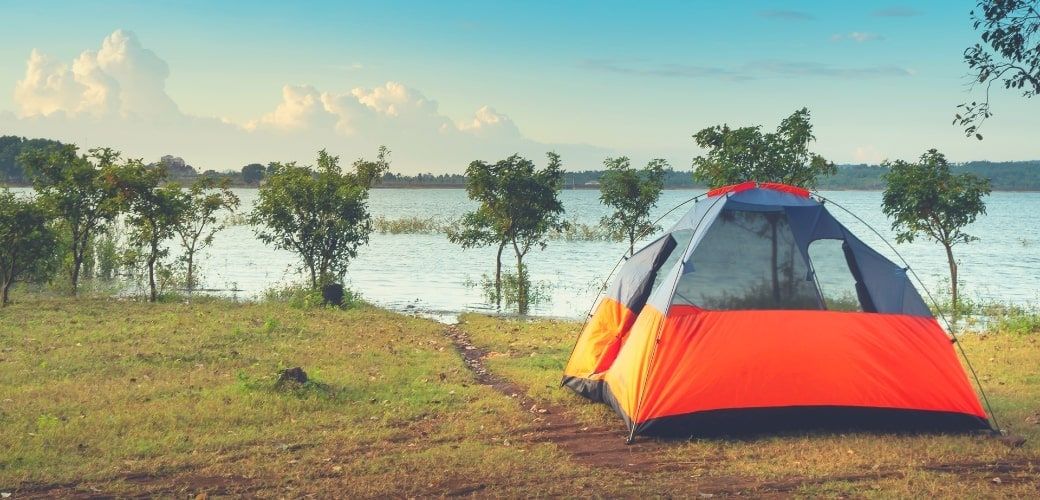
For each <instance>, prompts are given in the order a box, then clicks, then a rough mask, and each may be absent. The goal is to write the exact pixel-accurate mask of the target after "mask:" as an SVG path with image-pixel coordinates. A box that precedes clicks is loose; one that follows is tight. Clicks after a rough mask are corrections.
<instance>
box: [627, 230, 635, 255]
mask: <svg viewBox="0 0 1040 500" xmlns="http://www.w3.org/2000/svg"><path fill="white" fill-rule="evenodd" d="M635 254H636V232H635V231H633V230H631V229H629V230H628V256H629V257H631V256H633V255H635Z"/></svg>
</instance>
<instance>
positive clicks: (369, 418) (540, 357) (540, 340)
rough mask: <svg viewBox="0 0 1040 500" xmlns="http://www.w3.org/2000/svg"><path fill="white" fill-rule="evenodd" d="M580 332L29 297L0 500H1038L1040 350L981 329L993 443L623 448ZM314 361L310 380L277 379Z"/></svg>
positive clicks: (9, 376)
mask: <svg viewBox="0 0 1040 500" xmlns="http://www.w3.org/2000/svg"><path fill="white" fill-rule="evenodd" d="M579 327H580V325H578V324H576V323H572V322H558V321H548V320H545V321H530V322H528V321H519V320H514V319H502V318H490V317H484V316H476V315H466V316H463V317H462V318H461V320H460V324H459V325H458V326H457V327H448V326H445V325H442V324H438V323H436V322H433V321H429V320H425V319H419V318H413V317H407V316H402V315H398V314H394V313H390V312H386V311H382V310H379V309H377V308H373V307H368V306H364V307H360V308H357V309H352V310H348V311H339V310H326V309H297V308H293V307H290V306H288V305H286V304H281V303H262V304H236V303H231V302H226V301H219V300H210V301H196V302H193V303H190V304H189V303H166V304H155V305H153V304H145V303H139V302H134V301H119V300H115V299H103V298H98V299H90V298H85V299H72V298H47V297H27V298H25V297H23V300H22V301H20V302H18V303H16V304H14V305H12V306H9V307H7V308H4V309H0V492H3V493H11V494H12V495H13V497H15V498H20V497H33V496H94V495H116V496H127V495H134V496H155V495H159V496H183V495H189V494H190V495H197V494H200V493H206V494H209V495H221V494H224V495H249V496H270V497H284V496H292V497H297V496H306V495H309V494H314V495H318V496H330V495H345V494H349V495H350V496H357V497H376V496H398V497H416V496H441V495H445V496H456V495H479V496H513V497H516V496H530V495H545V496H578V495H581V496H589V495H594V496H646V495H655V496H693V497H697V496H709V495H711V496H730V495H753V496H788V495H820V494H823V495H831V496H849V495H853V496H878V497H892V496H918V497H920V496H940V497H954V496H957V497H964V496H1036V495H1038V494H1040V489H1038V481H1040V470H1038V469H1040V425H1038V424H1037V422H1038V420H1040V413H1038V412H1040V372H1038V369H1037V368H1036V367H1037V366H1040V346H1038V345H1037V343H1036V337H1035V336H1027V335H1012V334H1007V333H992V334H989V335H975V336H968V337H966V338H965V339H964V340H963V345H964V347H965V348H966V350H967V351H968V352H969V354H970V355H971V356H972V358H973V360H974V362H975V368H976V369H977V370H978V371H979V374H980V376H981V378H982V380H983V384H984V387H985V389H986V391H987V393H988V394H989V396H990V400H991V402H992V403H993V404H994V408H995V410H996V412H997V417H998V419H999V422H1000V423H1001V425H1002V426H1003V427H1006V428H1008V429H1009V430H1010V431H1011V433H1012V434H1014V435H1016V436H1021V437H1024V438H1025V439H1026V441H1025V443H1024V444H1018V446H1015V444H1016V443H1015V442H1008V440H998V439H994V438H990V437H986V436H979V435H967V436H965V435H960V436H934V435H930V436H898V435H877V434H851V435H798V436H782V437H780V436H777V437H765V438H758V439H745V440H726V439H713V440H694V441H683V440H678V441H656V440H649V439H641V440H639V441H638V442H637V443H636V444H635V445H631V446H626V445H625V444H624V436H625V434H624V429H623V425H622V424H621V421H620V419H618V418H617V417H616V416H615V415H613V414H612V413H611V412H610V411H609V410H608V409H607V408H606V407H604V406H603V405H597V404H591V403H587V402H585V400H583V399H581V398H578V397H576V396H574V395H572V394H571V393H570V391H568V390H566V389H562V388H560V387H559V381H560V372H561V370H562V367H563V363H564V361H565V360H566V358H567V355H568V353H569V351H570V347H571V345H572V343H573V340H574V336H575V335H576V333H577V330H578V328H579ZM297 366H298V367H302V368H303V370H304V371H305V372H306V373H307V375H308V377H309V379H310V380H309V381H308V382H306V383H304V384H302V385H300V384H295V383H292V382H287V383H279V382H278V381H277V378H278V373H279V372H280V371H281V370H284V369H286V368H292V367H297Z"/></svg>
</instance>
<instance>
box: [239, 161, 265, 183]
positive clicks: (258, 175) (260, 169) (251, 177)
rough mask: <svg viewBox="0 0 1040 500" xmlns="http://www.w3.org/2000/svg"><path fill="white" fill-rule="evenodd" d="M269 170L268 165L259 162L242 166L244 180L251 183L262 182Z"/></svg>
mask: <svg viewBox="0 0 1040 500" xmlns="http://www.w3.org/2000/svg"><path fill="white" fill-rule="evenodd" d="M266 172H267V167H264V166H263V165H261V164H259V163H250V164H249V165H246V166H244V167H242V182H244V183H246V184H249V185H256V184H260V181H262V180H264V174H265V173H266Z"/></svg>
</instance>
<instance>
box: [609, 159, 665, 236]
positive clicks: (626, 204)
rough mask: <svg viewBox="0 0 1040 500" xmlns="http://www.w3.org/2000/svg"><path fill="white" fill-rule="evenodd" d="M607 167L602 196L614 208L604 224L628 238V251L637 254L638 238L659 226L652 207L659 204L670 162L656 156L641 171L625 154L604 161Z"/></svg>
mask: <svg viewBox="0 0 1040 500" xmlns="http://www.w3.org/2000/svg"><path fill="white" fill-rule="evenodd" d="M603 165H604V166H606V167H607V170H606V171H605V172H604V173H603V176H602V177H600V181H599V182H600V184H599V193H600V194H599V199H600V201H601V202H603V204H604V205H607V206H609V207H612V208H613V209H614V212H613V213H612V214H610V215H607V216H605V217H603V219H602V220H601V221H600V224H602V225H603V226H605V227H606V228H607V230H609V231H610V233H611V235H612V236H614V237H617V238H626V237H627V239H628V253H629V255H633V254H635V244H636V240H637V239H639V238H640V237H641V236H643V235H646V234H647V233H649V232H651V231H656V230H657V229H658V228H657V227H656V226H654V225H653V223H652V221H651V220H650V210H651V209H653V208H654V206H655V205H657V200H658V198H660V197H661V190H662V189H664V173H665V170H668V169H669V167H668V162H667V161H665V160H662V159H653V160H650V162H649V163H647V164H646V168H644V169H643V170H642V171H637V170H635V169H634V168H632V166H631V162H630V161H629V159H628V158H627V157H625V156H621V157H618V158H607V159H606V160H604V161H603Z"/></svg>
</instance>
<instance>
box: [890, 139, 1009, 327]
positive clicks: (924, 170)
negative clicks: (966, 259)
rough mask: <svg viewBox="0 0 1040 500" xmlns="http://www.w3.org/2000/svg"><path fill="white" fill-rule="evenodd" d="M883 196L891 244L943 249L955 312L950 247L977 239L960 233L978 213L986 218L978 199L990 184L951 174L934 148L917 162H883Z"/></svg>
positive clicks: (954, 274) (954, 273)
mask: <svg viewBox="0 0 1040 500" xmlns="http://www.w3.org/2000/svg"><path fill="white" fill-rule="evenodd" d="M884 165H885V166H887V167H888V168H889V172H888V173H887V174H885V182H886V183H887V186H886V187H885V192H884V194H883V196H882V210H883V211H884V213H885V215H887V216H888V217H890V218H891V219H892V229H893V230H895V231H896V241H899V242H911V241H913V240H914V238H915V237H917V236H919V235H925V236H927V237H928V238H931V239H932V240H934V241H936V242H938V243H939V244H941V245H942V246H943V248H944V249H945V250H946V261H947V263H948V264H949V266H950V297H951V303H952V306H953V311H954V314H956V312H957V310H958V309H957V261H956V260H955V259H954V257H953V246H954V245H956V244H958V243H968V242H971V241H974V240H977V239H978V238H976V237H974V236H971V235H969V234H967V233H965V232H964V227H965V226H967V225H968V224H971V223H972V222H974V221H975V219H976V218H977V217H978V216H979V215H980V214H985V213H986V203H985V202H984V201H983V200H982V198H983V197H985V196H986V195H988V194H989V191H990V188H989V181H988V180H987V179H983V178H980V177H977V176H975V175H972V174H960V175H954V174H952V173H950V164H949V162H947V161H946V157H945V156H943V154H942V153H940V152H939V151H937V150H935V149H930V150H928V152H926V153H925V154H923V155H921V158H920V160H918V161H917V162H916V163H909V162H906V161H903V160H897V161H895V162H885V164H884Z"/></svg>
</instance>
